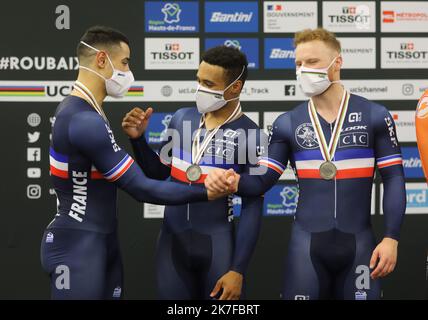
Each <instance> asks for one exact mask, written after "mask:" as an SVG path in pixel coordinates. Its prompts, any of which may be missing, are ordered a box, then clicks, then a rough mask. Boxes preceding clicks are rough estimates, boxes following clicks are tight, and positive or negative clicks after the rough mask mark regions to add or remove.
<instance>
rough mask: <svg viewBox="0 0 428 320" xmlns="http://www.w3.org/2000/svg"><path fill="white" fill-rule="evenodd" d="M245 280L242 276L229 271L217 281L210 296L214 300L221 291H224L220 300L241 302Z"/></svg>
mask: <svg viewBox="0 0 428 320" xmlns="http://www.w3.org/2000/svg"><path fill="white" fill-rule="evenodd" d="M243 278H244V277H243V276H242V274H240V273H238V272H235V271H229V272H228V273H226V274H225V275H223V276H222V277H221V278H220V279H219V280H218V281H217V283H216V285H215V287H214V289H213V291H212V292H211V294H210V296H211V298H214V297H215V296H216V295H218V294H219V292H220V290H221V289H223V293H222V295H221V296H220V298H219V300H239V298H240V297H241V290H242V281H243Z"/></svg>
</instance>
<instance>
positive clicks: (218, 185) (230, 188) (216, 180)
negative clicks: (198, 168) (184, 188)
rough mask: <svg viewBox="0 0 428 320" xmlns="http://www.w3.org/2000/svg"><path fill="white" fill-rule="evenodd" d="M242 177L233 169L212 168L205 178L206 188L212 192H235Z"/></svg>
mask: <svg viewBox="0 0 428 320" xmlns="http://www.w3.org/2000/svg"><path fill="white" fill-rule="evenodd" d="M240 178H241V176H240V175H239V174H237V173H236V172H235V171H234V170H233V169H229V170H224V169H218V168H216V169H212V170H210V172H209V173H208V176H207V177H206V178H205V182H204V183H205V188H207V190H208V191H210V192H212V193H225V192H227V193H235V192H237V191H238V184H239V179H240Z"/></svg>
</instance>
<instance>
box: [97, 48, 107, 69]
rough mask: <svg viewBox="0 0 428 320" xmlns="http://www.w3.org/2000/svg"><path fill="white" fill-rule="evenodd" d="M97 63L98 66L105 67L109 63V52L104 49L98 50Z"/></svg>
mask: <svg viewBox="0 0 428 320" xmlns="http://www.w3.org/2000/svg"><path fill="white" fill-rule="evenodd" d="M95 63H96V64H97V66H98V68H100V69H104V68H105V67H106V64H107V63H108V58H107V54H106V53H105V52H104V51H98V52H97V55H96V57H95Z"/></svg>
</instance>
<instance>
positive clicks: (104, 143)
mask: <svg viewBox="0 0 428 320" xmlns="http://www.w3.org/2000/svg"><path fill="white" fill-rule="evenodd" d="M69 137H70V142H71V144H72V145H73V146H74V147H75V148H77V149H78V150H79V151H80V152H81V153H82V154H84V155H85V156H86V157H87V158H88V159H91V161H92V163H93V164H94V166H95V167H96V169H97V170H98V171H99V172H100V173H101V174H102V175H103V176H104V178H105V179H106V180H107V181H109V182H114V183H115V184H116V185H117V186H118V187H119V188H121V189H123V190H124V191H126V192H127V193H129V194H130V195H131V196H132V197H134V198H135V199H136V200H138V201H141V202H150V203H155V204H166V205H168V204H171V205H174V204H185V203H188V202H198V201H207V200H208V199H207V192H206V190H205V188H203V187H197V186H188V185H185V184H181V183H180V184H179V183H174V182H168V181H158V180H152V179H149V178H147V177H146V176H145V175H144V173H143V172H142V171H141V169H140V168H139V167H138V166H137V165H136V164H135V163H134V160H133V159H132V158H131V157H130V156H129V155H128V154H127V153H126V152H125V151H124V150H122V149H121V148H120V147H119V146H118V145H117V144H116V141H115V138H114V135H113V132H112V131H111V129H110V128H109V126H108V125H107V124H106V123H105V122H104V120H103V119H102V118H101V117H100V116H99V115H98V114H96V113H95V112H91V111H88V112H80V113H77V114H76V115H74V116H73V118H72V119H71V122H70V126H69Z"/></svg>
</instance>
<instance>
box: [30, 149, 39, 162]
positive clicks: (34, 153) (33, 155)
mask: <svg viewBox="0 0 428 320" xmlns="http://www.w3.org/2000/svg"><path fill="white" fill-rule="evenodd" d="M40 156H41V152H40V148H28V149H27V161H31V162H34V161H40Z"/></svg>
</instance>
